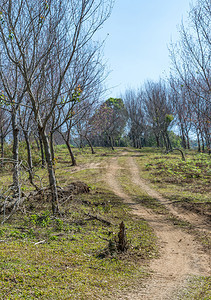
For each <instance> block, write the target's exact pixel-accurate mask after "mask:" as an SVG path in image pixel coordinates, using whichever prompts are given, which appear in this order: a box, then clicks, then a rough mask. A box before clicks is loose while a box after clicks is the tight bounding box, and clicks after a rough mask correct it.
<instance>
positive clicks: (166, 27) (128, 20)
mask: <svg viewBox="0 0 211 300" xmlns="http://www.w3.org/2000/svg"><path fill="white" fill-rule="evenodd" d="M189 3H190V0H116V2H115V5H114V9H113V12H112V15H111V17H110V18H109V19H108V20H107V22H106V23H105V24H104V25H103V28H102V29H101V31H100V32H99V33H98V35H97V36H98V37H99V38H100V39H102V40H103V39H104V38H105V37H106V36H107V34H109V35H108V37H107V40H106V45H105V49H104V56H105V59H106V61H107V66H108V69H109V70H110V71H111V73H110V75H109V77H108V79H107V80H106V86H107V88H109V91H107V95H108V97H118V96H120V94H121V93H124V90H125V89H126V88H129V87H132V88H138V87H139V86H140V85H141V84H143V82H144V81H146V80H147V79H152V80H158V79H159V78H160V77H165V74H168V72H169V70H170V59H169V52H168V44H169V43H170V41H171V39H172V40H173V41H177V40H178V25H179V24H180V23H181V20H182V18H183V19H185V18H186V17H187V13H188V11H189V7H190V6H189ZM112 87H114V88H112ZM111 88H112V89H111Z"/></svg>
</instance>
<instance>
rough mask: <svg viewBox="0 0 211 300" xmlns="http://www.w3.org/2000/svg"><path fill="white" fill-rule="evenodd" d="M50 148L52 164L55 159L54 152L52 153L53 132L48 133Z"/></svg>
mask: <svg viewBox="0 0 211 300" xmlns="http://www.w3.org/2000/svg"><path fill="white" fill-rule="evenodd" d="M50 148H51V158H52V162H53V164H54V161H55V154H54V145H53V133H52V132H51V133H50Z"/></svg>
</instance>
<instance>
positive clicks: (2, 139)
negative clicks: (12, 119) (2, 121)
mask: <svg viewBox="0 0 211 300" xmlns="http://www.w3.org/2000/svg"><path fill="white" fill-rule="evenodd" d="M3 166H4V135H3V132H2V130H1V167H3Z"/></svg>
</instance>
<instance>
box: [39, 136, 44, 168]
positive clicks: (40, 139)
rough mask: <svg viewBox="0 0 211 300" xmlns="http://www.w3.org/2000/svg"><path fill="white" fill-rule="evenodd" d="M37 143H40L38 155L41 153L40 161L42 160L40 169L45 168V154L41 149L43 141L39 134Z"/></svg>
mask: <svg viewBox="0 0 211 300" xmlns="http://www.w3.org/2000/svg"><path fill="white" fill-rule="evenodd" d="M39 142H40V153H41V160H42V169H44V168H45V154H44V149H43V141H42V137H41V134H40V133H39Z"/></svg>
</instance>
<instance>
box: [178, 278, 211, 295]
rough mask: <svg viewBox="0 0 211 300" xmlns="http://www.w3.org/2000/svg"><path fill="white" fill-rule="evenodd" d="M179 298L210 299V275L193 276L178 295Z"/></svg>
mask: <svg viewBox="0 0 211 300" xmlns="http://www.w3.org/2000/svg"><path fill="white" fill-rule="evenodd" d="M177 299H179V300H210V299H211V277H197V276H195V277H193V278H191V279H190V280H189V283H188V286H187V288H186V289H185V291H184V290H183V291H182V292H181V294H180V295H178V297H177Z"/></svg>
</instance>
